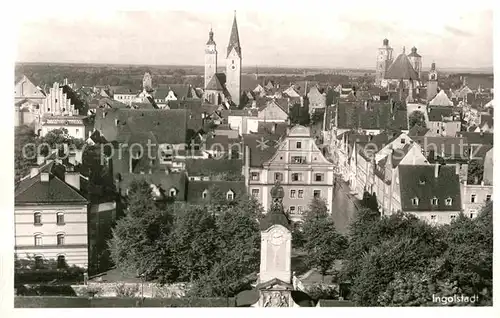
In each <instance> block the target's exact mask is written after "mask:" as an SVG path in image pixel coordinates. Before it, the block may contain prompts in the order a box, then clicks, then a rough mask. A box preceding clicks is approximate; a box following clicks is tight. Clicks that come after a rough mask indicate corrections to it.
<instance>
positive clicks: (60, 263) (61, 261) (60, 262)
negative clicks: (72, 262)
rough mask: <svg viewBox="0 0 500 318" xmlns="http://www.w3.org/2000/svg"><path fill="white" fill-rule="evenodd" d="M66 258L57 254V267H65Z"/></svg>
mask: <svg viewBox="0 0 500 318" xmlns="http://www.w3.org/2000/svg"><path fill="white" fill-rule="evenodd" d="M66 267H67V266H66V258H65V257H64V255H59V256H57V268H66Z"/></svg>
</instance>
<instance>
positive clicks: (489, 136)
mask: <svg viewBox="0 0 500 318" xmlns="http://www.w3.org/2000/svg"><path fill="white" fill-rule="evenodd" d="M458 134H459V135H460V136H461V137H464V138H465V139H466V140H467V143H469V144H476V145H493V133H481V132H465V131H461V132H459V133H458Z"/></svg>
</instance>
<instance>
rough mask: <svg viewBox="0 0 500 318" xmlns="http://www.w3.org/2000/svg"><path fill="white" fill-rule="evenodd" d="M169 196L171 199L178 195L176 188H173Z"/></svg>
mask: <svg viewBox="0 0 500 318" xmlns="http://www.w3.org/2000/svg"><path fill="white" fill-rule="evenodd" d="M169 194H170V196H171V197H175V196H176V195H177V190H176V189H175V188H171V189H170V191H169Z"/></svg>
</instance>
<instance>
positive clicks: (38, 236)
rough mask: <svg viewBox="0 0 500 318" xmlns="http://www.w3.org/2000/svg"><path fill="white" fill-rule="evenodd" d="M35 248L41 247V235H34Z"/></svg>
mask: <svg viewBox="0 0 500 318" xmlns="http://www.w3.org/2000/svg"><path fill="white" fill-rule="evenodd" d="M35 246H42V235H41V234H36V235H35Z"/></svg>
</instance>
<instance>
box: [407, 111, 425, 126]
mask: <svg viewBox="0 0 500 318" xmlns="http://www.w3.org/2000/svg"><path fill="white" fill-rule="evenodd" d="M415 125H419V126H420V127H424V128H425V127H426V123H425V115H424V113H422V112H421V111H418V110H416V111H414V112H412V113H411V114H410V115H409V116H408V126H409V127H410V128H411V127H413V126H415Z"/></svg>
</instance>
